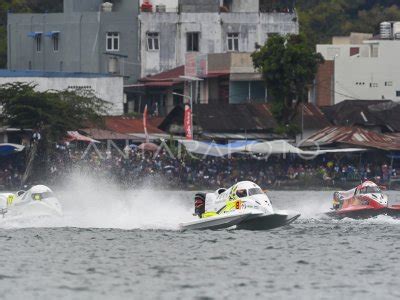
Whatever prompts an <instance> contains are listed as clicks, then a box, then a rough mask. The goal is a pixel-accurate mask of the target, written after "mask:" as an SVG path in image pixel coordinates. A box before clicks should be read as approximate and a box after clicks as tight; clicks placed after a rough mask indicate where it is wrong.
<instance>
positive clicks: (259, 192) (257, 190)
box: [249, 188, 264, 196]
mask: <svg viewBox="0 0 400 300" xmlns="http://www.w3.org/2000/svg"><path fill="white" fill-rule="evenodd" d="M263 194H264V192H263V191H262V190H261V189H260V188H251V189H249V196H254V195H263Z"/></svg>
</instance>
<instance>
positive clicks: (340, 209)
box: [327, 181, 400, 219]
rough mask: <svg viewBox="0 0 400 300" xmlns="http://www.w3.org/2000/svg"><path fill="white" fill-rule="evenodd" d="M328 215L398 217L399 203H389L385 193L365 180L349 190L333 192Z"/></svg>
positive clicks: (360, 217) (357, 217)
mask: <svg viewBox="0 0 400 300" xmlns="http://www.w3.org/2000/svg"><path fill="white" fill-rule="evenodd" d="M327 215H328V216H330V217H334V218H337V219H342V218H353V219H366V218H371V217H376V216H378V215H388V216H392V217H396V218H398V217H400V204H393V205H390V204H389V201H388V197H387V195H385V194H384V193H383V192H382V190H381V189H380V188H379V186H377V185H376V184H375V183H373V182H372V181H365V182H363V183H362V184H360V185H359V186H357V187H356V188H354V189H351V190H349V191H341V192H335V193H334V194H333V208H332V211H330V212H328V213H327Z"/></svg>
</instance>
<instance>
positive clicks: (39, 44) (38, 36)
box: [35, 33, 42, 52]
mask: <svg viewBox="0 0 400 300" xmlns="http://www.w3.org/2000/svg"><path fill="white" fill-rule="evenodd" d="M35 42H36V52H42V34H41V33H38V34H36V36H35Z"/></svg>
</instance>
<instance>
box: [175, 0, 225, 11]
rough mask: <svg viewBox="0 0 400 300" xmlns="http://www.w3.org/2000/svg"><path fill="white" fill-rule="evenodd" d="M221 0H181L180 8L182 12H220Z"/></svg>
mask: <svg viewBox="0 0 400 300" xmlns="http://www.w3.org/2000/svg"><path fill="white" fill-rule="evenodd" d="M219 7H220V0H201V1H198V0H179V10H180V12H182V13H210V12H219Z"/></svg>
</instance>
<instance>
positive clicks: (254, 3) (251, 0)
mask: <svg viewBox="0 0 400 300" xmlns="http://www.w3.org/2000/svg"><path fill="white" fill-rule="evenodd" d="M259 4H260V0H246V1H242V0H233V1H232V12H256V13H257V12H259V11H260V5H259Z"/></svg>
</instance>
